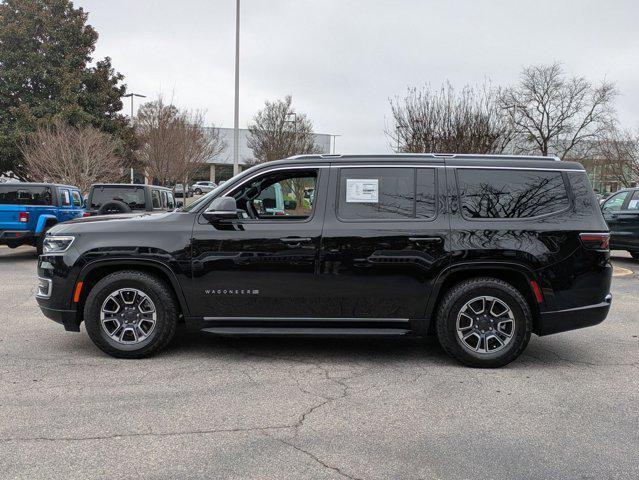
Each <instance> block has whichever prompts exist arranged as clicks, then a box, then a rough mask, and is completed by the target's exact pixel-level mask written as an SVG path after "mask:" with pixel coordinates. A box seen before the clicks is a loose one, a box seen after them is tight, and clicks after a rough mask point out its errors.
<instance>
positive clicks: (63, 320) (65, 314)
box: [38, 299, 80, 332]
mask: <svg viewBox="0 0 639 480" xmlns="http://www.w3.org/2000/svg"><path fill="white" fill-rule="evenodd" d="M42 303H43V302H41V301H40V299H38V304H39V306H40V310H42V313H43V314H44V316H45V317H47V318H50V319H51V320H53V321H54V322H56V323H59V324H61V325H63V326H64V329H65V330H66V331H67V332H79V331H80V322H79V321H78V318H77V315H76V311H75V310H57V309H55V308H49V307H45V306H43V305H42Z"/></svg>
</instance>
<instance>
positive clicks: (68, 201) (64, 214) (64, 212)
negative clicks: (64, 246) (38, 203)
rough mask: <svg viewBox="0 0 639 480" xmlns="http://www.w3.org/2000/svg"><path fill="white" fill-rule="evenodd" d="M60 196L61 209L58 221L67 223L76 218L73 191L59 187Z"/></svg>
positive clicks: (59, 209)
mask: <svg viewBox="0 0 639 480" xmlns="http://www.w3.org/2000/svg"><path fill="white" fill-rule="evenodd" d="M58 195H59V197H60V198H59V208H58V221H59V222H66V221H67V220H72V219H74V218H75V216H76V215H75V212H74V206H73V200H72V198H71V190H69V189H68V188H60V187H58Z"/></svg>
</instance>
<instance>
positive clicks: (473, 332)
mask: <svg viewBox="0 0 639 480" xmlns="http://www.w3.org/2000/svg"><path fill="white" fill-rule="evenodd" d="M531 330H532V315H531V312H530V307H529V305H528V303H527V302H526V299H525V298H524V297H523V296H522V295H521V293H520V292H519V291H518V290H517V289H516V288H514V287H513V286H512V285H510V284H509V283H506V282H504V281H502V280H498V279H496V278H488V277H483V278H473V279H470V280H465V281H463V282H461V283H459V284H457V285H455V286H454V287H453V288H452V289H450V290H449V291H448V292H447V293H446V296H445V297H444V299H443V300H442V303H441V306H440V309H439V311H438V313H437V336H438V338H439V342H440V344H441V345H442V347H443V348H444V350H446V352H447V353H448V354H449V355H451V356H452V357H454V358H456V359H457V360H459V361H460V362H462V363H463V364H465V365H468V366H471V367H486V368H494V367H501V366H503V365H507V364H508V363H510V362H512V361H513V360H515V359H516V358H517V357H518V356H519V355H520V354H521V353H522V352H523V351H524V349H525V348H526V345H528V341H529V340H530V334H531Z"/></svg>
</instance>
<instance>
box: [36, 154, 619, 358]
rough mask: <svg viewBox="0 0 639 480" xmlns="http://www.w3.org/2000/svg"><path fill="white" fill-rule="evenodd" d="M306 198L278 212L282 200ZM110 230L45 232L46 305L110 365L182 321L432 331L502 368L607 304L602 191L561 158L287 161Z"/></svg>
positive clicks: (162, 341) (248, 327) (345, 332)
mask: <svg viewBox="0 0 639 480" xmlns="http://www.w3.org/2000/svg"><path fill="white" fill-rule="evenodd" d="M310 189H313V195H312V197H313V202H312V203H311V202H309V201H307V200H306V199H305V201H304V202H303V203H302V204H301V205H296V208H295V210H294V211H291V212H285V214H284V215H282V214H281V211H282V207H283V208H284V210H286V205H284V204H283V198H282V196H281V192H285V193H286V194H287V195H289V192H291V193H295V194H296V195H295V197H297V198H299V197H303V195H304V192H303V190H310ZM278 192H280V193H278ZM309 196H311V195H310V193H309ZM102 220H103V221H94V220H93V219H90V218H87V219H80V220H76V221H74V222H71V223H66V224H62V225H59V226H57V227H54V228H53V229H52V230H50V231H49V234H48V235H47V238H46V240H45V253H44V255H42V256H41V257H40V261H39V264H38V276H39V282H40V283H39V292H38V295H37V299H38V303H39V305H40V307H41V309H42V311H43V312H44V314H45V315H46V316H48V317H49V318H51V319H53V320H55V321H57V322H60V323H62V324H63V325H64V327H65V328H66V329H67V330H74V331H79V329H80V323H81V322H82V321H84V322H85V325H86V330H87V332H88V333H89V336H90V337H91V339H92V340H93V342H94V343H95V344H96V345H97V346H98V347H99V348H101V349H102V350H104V351H105V352H107V353H109V354H111V355H114V356H117V357H127V358H139V357H144V356H148V355H150V354H152V353H154V352H156V351H158V350H160V349H162V348H163V347H165V346H166V345H167V344H168V343H169V341H170V340H171V338H172V337H173V335H174V333H175V329H176V325H177V322H178V318H183V319H184V321H185V323H186V324H187V326H188V327H190V328H192V329H195V330H202V331H204V332H207V333H212V334H217V335H253V336H254V335H295V336H304V335H308V336H312V335H321V336H383V337H389V336H425V335H437V337H438V338H439V341H440V343H441V345H442V346H443V348H444V349H445V350H446V351H447V352H448V353H449V354H450V355H451V356H453V357H454V358H456V359H457V360H459V361H461V362H463V363H464V364H466V365H470V366H475V367H498V366H502V365H505V364H507V363H509V362H511V361H512V360H514V359H515V358H517V357H518V356H519V355H520V354H521V353H522V352H523V351H524V349H525V348H526V345H527V344H528V341H529V339H530V336H531V334H532V333H535V334H537V335H549V334H553V333H558V332H563V331H566V330H571V329H576V328H582V327H587V326H591V325H596V324H598V323H600V322H602V321H603V320H604V319H605V317H606V315H607V314H608V311H609V309H610V304H611V301H612V297H611V295H610V281H611V277H612V266H611V264H610V252H609V250H608V240H609V233H608V228H607V227H606V223H605V222H604V219H603V217H602V214H601V210H600V208H599V205H598V204H597V201H596V198H595V195H594V192H593V190H592V186H591V185H590V182H589V180H588V176H587V175H586V172H585V170H584V169H583V167H582V166H581V165H580V164H578V163H574V162H563V161H559V160H558V159H555V158H548V157H512V156H476V155H427V154H415V155H379V156H376V155H362V156H358V155H349V156H341V155H338V156H335V155H326V156H324V155H310V156H301V157H293V158H291V159H287V160H283V161H275V162H268V163H265V164H261V165H258V166H255V167H253V168H250V169H248V170H246V171H244V172H242V173H241V174H239V175H237V176H235V177H233V178H232V179H231V180H229V181H228V182H227V183H225V184H224V186H223V187H221V188H218V189H216V190H214V191H213V192H211V193H210V194H209V195H206V196H204V197H201V198H200V199H199V200H197V201H196V202H194V203H193V204H191V205H189V206H188V207H185V208H182V209H178V210H176V211H174V212H171V213H167V214H163V215H154V216H139V217H137V218H133V217H127V218H117V217H116V218H113V219H102ZM105 238H108V239H109V240H108V242H105V241H104V239H105Z"/></svg>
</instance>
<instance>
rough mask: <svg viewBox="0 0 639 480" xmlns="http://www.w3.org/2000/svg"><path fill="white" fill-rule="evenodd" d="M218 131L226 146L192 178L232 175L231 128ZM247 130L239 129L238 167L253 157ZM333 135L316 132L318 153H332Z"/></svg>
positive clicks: (217, 180) (213, 179)
mask: <svg viewBox="0 0 639 480" xmlns="http://www.w3.org/2000/svg"><path fill="white" fill-rule="evenodd" d="M217 130H219V132H220V139H222V140H223V141H224V143H225V144H226V148H225V149H224V150H223V151H222V153H220V154H219V155H216V156H215V157H214V158H211V159H210V160H209V161H208V162H207V163H208V168H207V167H205V168H202V169H201V170H200V171H199V172H198V173H197V174H196V176H195V178H194V179H193V180H194V181H197V180H211V181H213V182H220V181H222V180H228V179H229V178H231V177H232V176H233V129H232V128H218V129H217ZM248 134H249V131H248V129H245V128H241V129H240V131H239V163H240V169H243V168H244V166H245V165H246V162H247V161H248V160H252V159H254V158H255V155H254V154H253V151H252V150H251V149H250V148H249V147H248V144H247V139H248ZM334 137H335V135H330V134H323V133H316V134H315V144H316V145H317V146H318V148H319V153H333V151H332V149H333V148H334V146H335V142H334Z"/></svg>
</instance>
